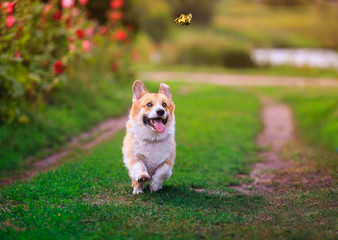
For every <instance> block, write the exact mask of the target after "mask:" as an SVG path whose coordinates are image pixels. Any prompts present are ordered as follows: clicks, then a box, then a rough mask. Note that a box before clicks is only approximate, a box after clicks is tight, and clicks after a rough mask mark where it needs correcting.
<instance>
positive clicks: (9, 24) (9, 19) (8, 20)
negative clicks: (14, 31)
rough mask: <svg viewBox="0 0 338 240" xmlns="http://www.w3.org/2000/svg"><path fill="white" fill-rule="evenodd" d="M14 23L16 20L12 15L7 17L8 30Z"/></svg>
mask: <svg viewBox="0 0 338 240" xmlns="http://www.w3.org/2000/svg"><path fill="white" fill-rule="evenodd" d="M14 23H15V18H14V17H13V16H12V15H9V16H7V18H6V26H7V27H8V28H11V27H12V26H13V24H14Z"/></svg>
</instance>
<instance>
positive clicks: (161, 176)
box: [149, 161, 172, 192]
mask: <svg viewBox="0 0 338 240" xmlns="http://www.w3.org/2000/svg"><path fill="white" fill-rule="evenodd" d="M171 169H172V164H171V163H170V162H169V161H166V162H164V163H163V164H162V165H160V166H159V167H158V168H157V169H156V172H155V174H154V175H153V176H152V177H151V182H150V186H149V187H150V190H151V192H156V191H158V190H160V189H162V183H163V182H164V181H165V180H167V179H168V178H169V177H170V176H171Z"/></svg>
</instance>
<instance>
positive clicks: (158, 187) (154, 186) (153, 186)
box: [149, 183, 162, 193]
mask: <svg viewBox="0 0 338 240" xmlns="http://www.w3.org/2000/svg"><path fill="white" fill-rule="evenodd" d="M149 188H150V191H151V192H152V193H153V192H157V191H158V190H161V189H162V185H159V184H154V183H150V185H149Z"/></svg>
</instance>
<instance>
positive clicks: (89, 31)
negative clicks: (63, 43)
mask: <svg viewBox="0 0 338 240" xmlns="http://www.w3.org/2000/svg"><path fill="white" fill-rule="evenodd" d="M85 33H86V36H87V37H91V36H93V35H94V27H87V28H86V31H85Z"/></svg>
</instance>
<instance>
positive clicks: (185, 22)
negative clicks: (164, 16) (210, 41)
mask: <svg viewBox="0 0 338 240" xmlns="http://www.w3.org/2000/svg"><path fill="white" fill-rule="evenodd" d="M191 19H192V14H191V13H189V14H188V15H187V16H186V15H184V14H183V13H182V14H181V16H180V17H178V18H176V19H175V23H177V24H181V26H183V25H189V24H190V22H191Z"/></svg>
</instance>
